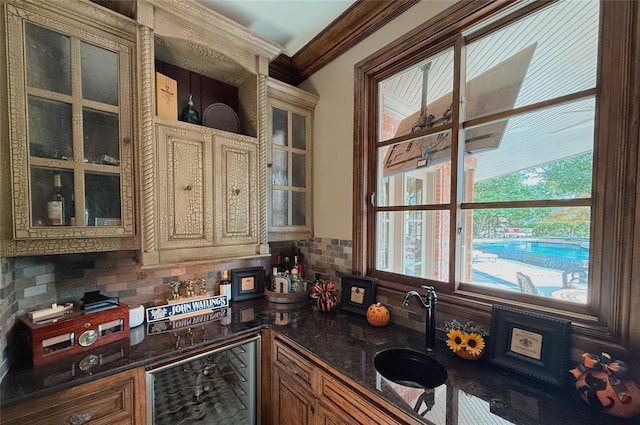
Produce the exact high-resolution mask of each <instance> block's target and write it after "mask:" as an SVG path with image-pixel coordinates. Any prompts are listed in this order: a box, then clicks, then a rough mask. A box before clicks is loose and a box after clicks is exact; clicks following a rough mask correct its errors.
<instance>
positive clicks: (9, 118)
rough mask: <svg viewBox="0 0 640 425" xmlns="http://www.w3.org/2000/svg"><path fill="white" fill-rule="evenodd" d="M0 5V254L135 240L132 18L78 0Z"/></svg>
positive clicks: (125, 244) (122, 245)
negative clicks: (0, 61)
mask: <svg viewBox="0 0 640 425" xmlns="http://www.w3.org/2000/svg"><path fill="white" fill-rule="evenodd" d="M0 7H2V13H3V28H2V38H3V39H4V40H6V43H5V44H4V45H5V46H6V51H4V52H3V53H4V54H3V56H5V59H6V62H5V63H6V64H7V65H8V66H7V68H6V70H5V69H3V70H2V71H0V72H3V73H4V72H6V73H7V75H6V76H3V77H6V78H3V81H7V82H8V84H7V85H6V86H5V87H7V88H8V90H7V91H6V96H4V95H3V96H2V98H3V100H2V101H3V104H5V103H4V102H6V104H5V105H6V106H7V108H3V110H7V111H8V114H3V116H2V118H1V119H2V121H3V124H6V125H2V126H0V129H1V131H2V146H1V147H0V148H1V158H2V164H3V171H2V177H1V179H2V181H3V184H2V186H3V187H6V188H9V187H10V188H12V190H7V191H3V194H2V202H1V204H2V207H1V208H2V220H3V223H4V226H3V234H2V239H3V242H4V243H3V246H4V249H3V252H2V254H3V255H6V256H14V255H31V254H33V255H37V254H53V253H69V252H87V251H101V250H114V249H133V248H136V247H137V246H138V243H137V240H136V238H135V226H134V195H133V194H134V190H133V185H134V180H133V146H134V139H135V133H134V130H133V122H134V114H135V111H136V110H135V106H134V105H135V102H134V100H135V96H134V84H133V81H134V77H135V70H136V67H135V65H136V62H135V56H134V55H135V40H136V26H135V23H134V22H132V21H130V20H123V19H119V18H118V19H116V17H117V16H118V15H117V14H115V13H113V12H111V11H107V10H105V9H102V8H99V7H97V6H95V5H93V4H92V3H89V2H84V1H77V2H41V1H28V0H22V1H8V2H5V3H2V4H1V5H0ZM5 129H6V131H5ZM5 136H8V137H5ZM9 223H12V225H9Z"/></svg>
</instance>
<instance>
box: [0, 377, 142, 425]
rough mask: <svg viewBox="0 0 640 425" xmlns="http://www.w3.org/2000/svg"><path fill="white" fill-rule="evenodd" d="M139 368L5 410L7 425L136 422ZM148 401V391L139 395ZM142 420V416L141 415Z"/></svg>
mask: <svg viewBox="0 0 640 425" xmlns="http://www.w3.org/2000/svg"><path fill="white" fill-rule="evenodd" d="M135 390H136V376H135V371H130V372H123V373H120V374H118V375H113V376H110V377H107V378H102V379H98V380H96V381H94V382H91V383H88V384H84V385H80V386H77V387H73V388H71V389H68V390H64V391H61V392H59V393H56V394H53V395H50V396H46V397H42V398H39V399H35V400H31V401H28V402H25V403H23V404H19V405H15V406H9V407H7V408H3V409H2V423H3V425H72V424H73V425H79V424H88V425H116V424H117V425H120V424H131V425H133V424H135V423H136V421H135V398H134V397H135ZM137 396H138V397H140V400H144V394H138V395H137ZM141 419H142V418H141Z"/></svg>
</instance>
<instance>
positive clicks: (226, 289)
mask: <svg viewBox="0 0 640 425" xmlns="http://www.w3.org/2000/svg"><path fill="white" fill-rule="evenodd" d="M220 295H226V296H227V301H229V302H231V281H230V280H229V272H228V271H227V270H223V272H222V279H221V280H220Z"/></svg>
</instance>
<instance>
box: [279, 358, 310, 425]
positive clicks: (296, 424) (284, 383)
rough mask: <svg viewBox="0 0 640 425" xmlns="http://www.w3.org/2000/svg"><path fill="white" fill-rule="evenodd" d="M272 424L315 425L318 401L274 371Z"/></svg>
mask: <svg viewBox="0 0 640 425" xmlns="http://www.w3.org/2000/svg"><path fill="white" fill-rule="evenodd" d="M272 382H273V385H274V386H275V388H274V391H273V393H272V397H273V399H272V403H273V405H272V406H273V407H274V409H273V411H272V415H273V418H272V423H273V424H281V425H287V424H290V425H314V423H315V422H314V416H315V409H316V408H315V404H316V399H315V396H314V395H313V393H311V392H310V391H308V390H305V389H304V388H302V387H301V386H300V385H299V384H298V383H296V382H295V381H294V380H292V379H291V378H290V377H288V376H287V373H283V372H282V371H281V370H280V368H279V367H277V366H276V367H275V368H274V370H273V381H272Z"/></svg>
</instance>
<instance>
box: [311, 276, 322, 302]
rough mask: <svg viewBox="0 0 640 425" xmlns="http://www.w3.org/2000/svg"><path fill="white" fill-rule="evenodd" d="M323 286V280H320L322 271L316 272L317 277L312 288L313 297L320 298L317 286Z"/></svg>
mask: <svg viewBox="0 0 640 425" xmlns="http://www.w3.org/2000/svg"><path fill="white" fill-rule="evenodd" d="M316 286H317V287H321V286H322V281H321V280H320V273H316V279H315V280H314V281H313V284H312V287H311V288H312V289H311V298H318V293H319V291H317V290H315V289H314V288H315V287H316Z"/></svg>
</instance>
